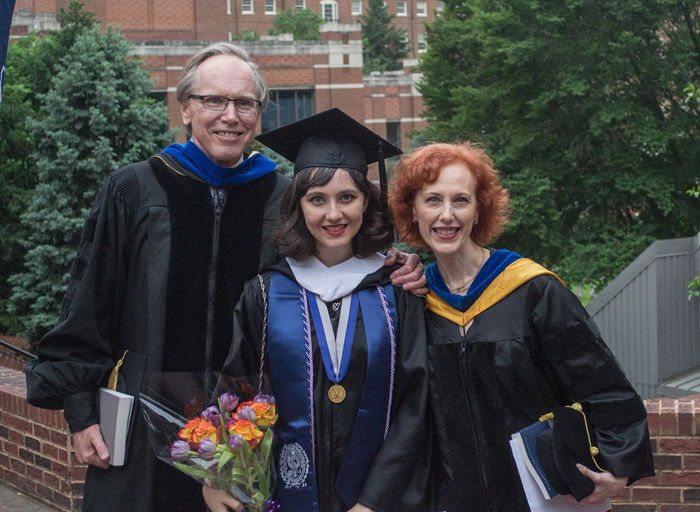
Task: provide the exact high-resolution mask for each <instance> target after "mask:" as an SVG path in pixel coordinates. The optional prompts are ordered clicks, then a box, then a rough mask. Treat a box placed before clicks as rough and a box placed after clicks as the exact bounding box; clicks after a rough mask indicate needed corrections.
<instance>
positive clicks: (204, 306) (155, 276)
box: [25, 43, 425, 512]
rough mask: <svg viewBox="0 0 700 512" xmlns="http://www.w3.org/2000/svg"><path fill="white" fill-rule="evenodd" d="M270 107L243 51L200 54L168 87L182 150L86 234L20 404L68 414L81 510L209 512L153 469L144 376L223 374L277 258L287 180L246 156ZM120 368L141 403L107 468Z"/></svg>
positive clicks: (127, 176)
mask: <svg viewBox="0 0 700 512" xmlns="http://www.w3.org/2000/svg"><path fill="white" fill-rule="evenodd" d="M268 96H269V95H268V89H267V86H266V84H265V81H264V79H263V78H262V75H261V74H260V71H259V70H258V68H257V66H256V65H255V64H254V63H252V62H251V61H250V59H249V56H248V54H247V52H246V51H245V50H244V49H243V48H241V47H238V46H236V45H233V44H230V43H218V44H214V45H211V46H209V47H207V48H205V49H204V50H202V51H201V52H199V53H198V54H197V55H195V56H194V57H192V59H191V60H190V62H189V63H188V64H187V66H186V67H185V69H184V71H183V75H182V78H181V80H180V82H179V84H178V87H177V100H178V103H179V104H180V112H181V114H182V120H183V123H184V125H185V127H186V130H187V135H188V138H189V141H188V142H187V143H186V144H173V145H171V146H169V147H167V148H166V149H165V150H163V152H161V153H159V154H157V155H155V156H153V157H151V158H150V159H148V160H147V161H145V162H139V163H135V164H132V165H128V166H126V167H124V168H122V169H119V170H118V171H115V172H114V173H112V174H111V175H110V176H109V178H108V179H107V182H106V184H105V185H104V187H103V189H102V191H101V192H100V194H99V195H98V197H97V199H96V202H95V205H94V207H93V209H92V211H91V213H90V215H89V217H88V219H87V221H86V223H85V226H84V228H83V230H82V236H81V242H80V246H79V248H78V252H77V255H76V258H75V260H74V263H73V266H72V269H71V280H70V282H69V285H68V291H67V293H66V296H65V299H64V301H63V306H62V310H61V314H60V318H59V321H58V323H57V325H56V327H55V328H54V329H53V330H51V331H50V332H49V333H48V334H47V335H46V336H45V337H44V338H43V339H42V340H41V342H40V343H39V346H38V351H37V352H38V356H39V357H38V359H37V360H36V361H35V362H32V363H30V364H28V365H27V367H26V370H25V372H26V376H27V399H28V401H29V402H30V403H31V404H32V405H35V406H37V407H45V408H50V409H63V410H64V414H65V417H66V421H67V423H68V426H69V428H70V430H71V432H72V433H73V445H74V448H75V454H76V458H77V459H78V461H79V462H81V463H87V464H89V467H88V473H87V477H86V483H85V489H84V501H83V510H86V511H100V512H109V511H115V512H116V511H126V510H128V511H130V512H140V511H144V512H146V511H159V512H160V511H168V512H172V511H180V510H182V511H187V512H196V511H199V510H206V507H205V505H204V502H203V499H202V495H201V485H199V484H197V483H196V482H195V481H194V480H192V479H190V478H189V477H187V476H185V475H184V474H181V473H179V472H178V471H176V470H174V469H172V468H170V467H169V466H167V465H166V464H164V463H162V462H160V461H158V460H157V459H156V458H155V456H154V454H153V450H152V449H151V447H150V445H149V442H148V438H147V432H146V425H145V422H144V419H143V415H142V414H141V412H140V410H139V409H140V408H139V405H138V394H139V392H140V391H142V390H143V389H144V382H145V378H144V376H146V375H154V374H158V375H161V378H162V379H165V378H167V376H172V375H183V374H194V373H198V372H202V373H204V374H209V373H210V372H212V371H214V372H215V371H218V370H219V369H220V367H221V365H222V364H223V362H224V360H225V359H226V356H227V354H228V349H229V345H230V342H231V331H232V312H233V309H234V307H235V305H236V302H237V301H238V298H239V296H240V295H241V292H242V290H243V285H244V283H245V282H246V281H247V280H249V279H251V278H253V277H254V276H255V275H256V274H257V273H258V272H259V271H260V270H261V269H262V268H264V267H265V266H268V265H270V264H273V263H275V262H276V261H277V259H278V254H277V251H276V249H275V247H274V243H273V240H272V231H273V229H274V225H275V220H276V218H277V212H278V207H279V202H280V199H281V196H282V193H283V192H284V190H285V189H286V188H287V186H288V183H289V179H288V178H286V177H284V176H282V175H280V174H278V173H276V172H275V164H274V162H272V161H271V160H269V159H267V158H265V157H264V156H263V155H261V154H259V153H256V154H253V155H252V156H247V155H245V154H244V152H245V151H246V149H247V148H248V146H249V145H250V143H251V141H252V140H253V137H254V135H255V129H256V127H257V125H258V122H259V119H260V115H261V113H262V111H264V109H265V107H266V106H267V102H268ZM399 258H400V259H401V258H403V259H406V257H405V255H403V256H399ZM387 260H388V261H389V262H392V263H393V260H394V257H391V258H387ZM421 274H422V266H420V265H419V264H418V260H417V258H410V259H408V262H407V264H406V265H404V268H402V269H400V270H399V271H397V279H396V280H395V282H394V284H404V283H408V284H407V285H406V286H405V288H407V289H411V288H413V289H416V288H421V287H422V286H423V285H424V283H425V280H424V278H423V277H420V276H421ZM120 359H123V364H122V367H121V368H122V369H121V370H120V375H121V377H120V382H119V387H118V389H119V390H120V391H124V392H126V393H128V394H131V395H133V396H135V397H137V400H136V401H135V404H134V410H133V412H132V422H133V425H132V427H131V434H130V438H129V440H128V448H127V455H126V462H125V464H124V465H123V466H119V467H116V466H110V465H109V463H108V460H109V452H108V449H107V447H106V446H105V444H104V442H103V439H102V436H101V432H100V428H99V405H98V404H97V403H96V392H97V390H98V389H99V387H100V386H103V385H105V384H106V381H107V378H108V376H109V374H110V372H111V371H112V369H113V367H114V366H115V364H116V363H117V361H119V360H120Z"/></svg>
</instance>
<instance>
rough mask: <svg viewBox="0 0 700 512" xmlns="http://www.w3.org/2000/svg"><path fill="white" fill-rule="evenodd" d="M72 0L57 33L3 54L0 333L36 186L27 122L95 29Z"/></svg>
mask: <svg viewBox="0 0 700 512" xmlns="http://www.w3.org/2000/svg"><path fill="white" fill-rule="evenodd" d="M82 6H83V4H81V3H79V2H76V1H75V0H73V1H72V2H71V3H70V5H69V7H68V10H67V11H66V10H64V9H63V7H61V8H60V10H59V12H58V15H57V19H58V22H59V23H60V26H61V29H60V30H57V31H51V32H49V33H48V34H45V35H43V36H41V37H40V36H39V35H37V34H36V33H32V34H29V35H28V36H27V37H24V38H22V39H20V40H19V41H17V42H16V43H14V44H13V45H12V46H11V47H10V50H9V52H8V56H7V70H6V74H5V88H4V91H3V93H4V96H3V104H2V109H0V133H1V134H2V136H1V137H0V240H2V243H1V244H0V333H6V332H15V330H16V325H15V324H16V322H15V319H14V317H13V316H11V315H8V314H6V306H5V302H6V301H7V299H8V298H9V297H10V294H11V290H10V287H9V286H7V280H8V278H9V276H11V275H12V274H15V273H17V272H20V271H21V270H22V265H23V257H24V250H23V249H22V245H21V243H22V241H23V240H25V239H26V238H27V236H28V234H27V233H25V231H26V228H23V227H22V225H21V223H20V216H21V215H22V213H23V212H25V211H26V210H27V208H28V206H29V204H30V203H31V200H32V195H33V191H34V187H35V186H36V184H37V169H36V163H35V162H34V161H33V160H32V158H31V153H32V151H33V148H34V147H35V143H34V139H33V137H32V135H31V134H30V132H29V131H28V129H27V127H26V120H27V119H29V118H38V117H39V109H40V107H41V101H40V95H41V94H45V93H47V92H48V90H49V87H50V85H51V77H52V76H53V75H54V73H55V68H56V66H57V65H58V64H59V62H60V59H61V57H62V56H64V55H65V54H66V53H67V52H68V50H70V48H71V46H73V43H74V42H75V39H76V37H77V35H78V34H79V33H81V32H82V31H83V30H84V29H86V28H90V27H92V26H94V25H95V23H96V22H95V20H94V19H93V16H94V13H93V12H90V11H85V12H83V11H82V10H81V9H82Z"/></svg>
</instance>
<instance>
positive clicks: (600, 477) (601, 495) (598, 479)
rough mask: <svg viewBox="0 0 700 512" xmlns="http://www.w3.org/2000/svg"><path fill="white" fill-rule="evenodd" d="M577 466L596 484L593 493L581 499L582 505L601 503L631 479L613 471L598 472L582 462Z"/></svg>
mask: <svg viewBox="0 0 700 512" xmlns="http://www.w3.org/2000/svg"><path fill="white" fill-rule="evenodd" d="M576 467H577V468H578V470H579V471H580V472H581V473H582V474H583V476H585V477H586V478H589V479H590V480H592V481H593V483H594V484H595V490H594V491H593V494H591V495H590V496H586V497H585V498H584V499H582V500H581V501H579V503H580V504H581V506H584V505H600V504H601V503H603V502H604V501H605V500H606V498H609V497H610V496H612V495H613V494H615V493H617V492H618V491H619V490H620V489H622V488H624V487H625V486H626V485H627V481H628V480H629V478H627V477H626V476H615V475H613V474H612V473H596V472H595V471H591V470H590V469H588V468H587V467H586V466H583V465H581V464H576Z"/></svg>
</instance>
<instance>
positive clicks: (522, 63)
mask: <svg viewBox="0 0 700 512" xmlns="http://www.w3.org/2000/svg"><path fill="white" fill-rule="evenodd" d="M698 12H700V2H698V0H692V1H679V0H671V1H668V0H626V1H621V0H610V1H608V2H596V1H593V0H557V1H554V0H547V1H543V2H531V1H530V0H507V1H506V0H470V1H469V2H467V1H457V0H447V1H446V2H445V8H444V11H443V12H442V14H441V16H440V17H439V18H438V19H437V20H436V21H435V22H434V23H432V24H429V25H428V26H427V41H428V51H427V52H426V54H424V57H423V60H422V62H421V69H422V71H423V73H424V81H423V83H422V84H421V86H420V90H421V92H422V94H423V99H424V102H425V104H426V106H427V112H426V119H427V120H428V122H429V127H428V128H427V129H426V130H424V131H423V132H422V134H421V135H422V136H424V137H425V138H426V139H428V140H441V141H454V140H464V139H470V140H472V141H479V142H483V143H485V144H486V147H487V152H488V154H489V155H490V156H491V157H492V158H493V159H494V162H495V164H496V167H497V168H498V169H500V170H501V172H502V174H503V181H504V183H505V185H506V186H507V187H508V188H509V189H510V193H511V200H512V207H513V211H514V214H513V217H512V221H511V222H510V224H509V225H508V226H507V229H506V231H505V233H504V235H503V237H502V238H501V240H500V241H499V245H500V246H503V247H508V248H511V249H513V250H516V251H518V252H520V253H522V254H523V255H525V256H528V257H531V258H534V259H536V260H538V261H540V262H542V263H543V264H545V265H547V266H549V267H551V268H557V270H558V271H559V273H560V274H562V277H563V278H564V280H565V281H569V282H588V283H593V284H596V285H598V286H600V285H603V284H605V283H606V282H608V281H609V280H610V279H612V278H613V277H614V276H615V275H616V274H617V273H619V271H620V270H622V269H623V268H624V267H625V266H626V265H627V264H628V263H629V262H630V261H631V260H632V259H633V258H634V257H635V256H636V255H638V254H639V252H641V251H642V250H643V249H644V248H645V247H646V246H647V245H648V244H649V243H650V242H651V241H653V240H654V239H657V238H672V237H678V236H689V235H691V234H693V233H697V231H698V229H700V211H698V209H697V208H695V207H694V205H693V204H692V202H691V200H690V199H689V198H688V197H687V195H686V194H684V193H683V191H684V190H686V189H687V188H688V187H689V186H691V185H692V184H694V183H696V180H697V178H698V166H697V162H698V161H700V115H699V114H700V112H699V110H698V106H697V105H690V104H687V103H686V101H685V97H686V95H685V94H683V88H684V87H685V86H686V85H687V84H688V83H692V82H693V80H694V79H695V78H696V77H697V76H698V74H700V46H698V44H697V41H698V40H699V39H700V37H699V35H700V34H699V33H698V32H699V31H700V26H699V24H700V21H699V19H700V18H699V17H698V14H697V13H698Z"/></svg>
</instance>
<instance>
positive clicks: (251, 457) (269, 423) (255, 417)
mask: <svg viewBox="0 0 700 512" xmlns="http://www.w3.org/2000/svg"><path fill="white" fill-rule="evenodd" d="M248 389H250V388H249V387H248ZM214 402H215V403H213V404H212V405H210V406H208V407H204V405H205V402H204V400H202V399H192V400H191V401H190V402H189V403H188V404H187V405H185V407H184V412H185V416H186V417H185V418H183V417H181V416H179V415H177V414H175V413H173V412H172V410H170V409H169V408H168V407H166V406H164V405H163V404H162V403H159V402H157V401H156V400H153V398H151V397H149V396H146V395H143V394H142V395H141V404H142V406H143V410H144V415H145V418H146V423H147V425H148V427H149V428H148V430H149V438H150V440H151V444H152V446H153V448H154V449H155V451H156V455H157V456H158V458H159V459H161V460H163V461H165V462H166V463H168V464H170V465H172V466H174V467H176V468H177V469H179V470H180V471H182V472H183V473H185V474H187V475H189V476H191V477H192V478H195V479H196V480H197V481H199V482H201V483H203V484H205V485H209V486H211V487H215V488H219V489H221V490H222V491H224V492H226V493H228V494H230V495H231V496H233V497H234V498H236V499H237V500H238V501H240V502H241V503H242V504H243V506H244V507H245V508H246V510H247V511H248V512H271V511H275V510H278V508H279V505H278V504H277V503H276V502H274V501H271V500H270V496H271V495H272V493H273V491H274V485H275V469H274V461H273V457H272V442H273V437H274V436H273V430H272V427H273V426H274V424H275V422H276V421H277V413H276V408H275V399H274V397H272V396H270V395H265V394H261V393H258V394H257V395H255V396H254V398H252V399H251V400H248V401H242V400H241V399H240V398H239V396H237V395H236V394H233V393H223V394H221V395H220V396H219V397H218V398H217V399H216V400H215V401H214ZM187 420H189V421H187Z"/></svg>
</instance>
